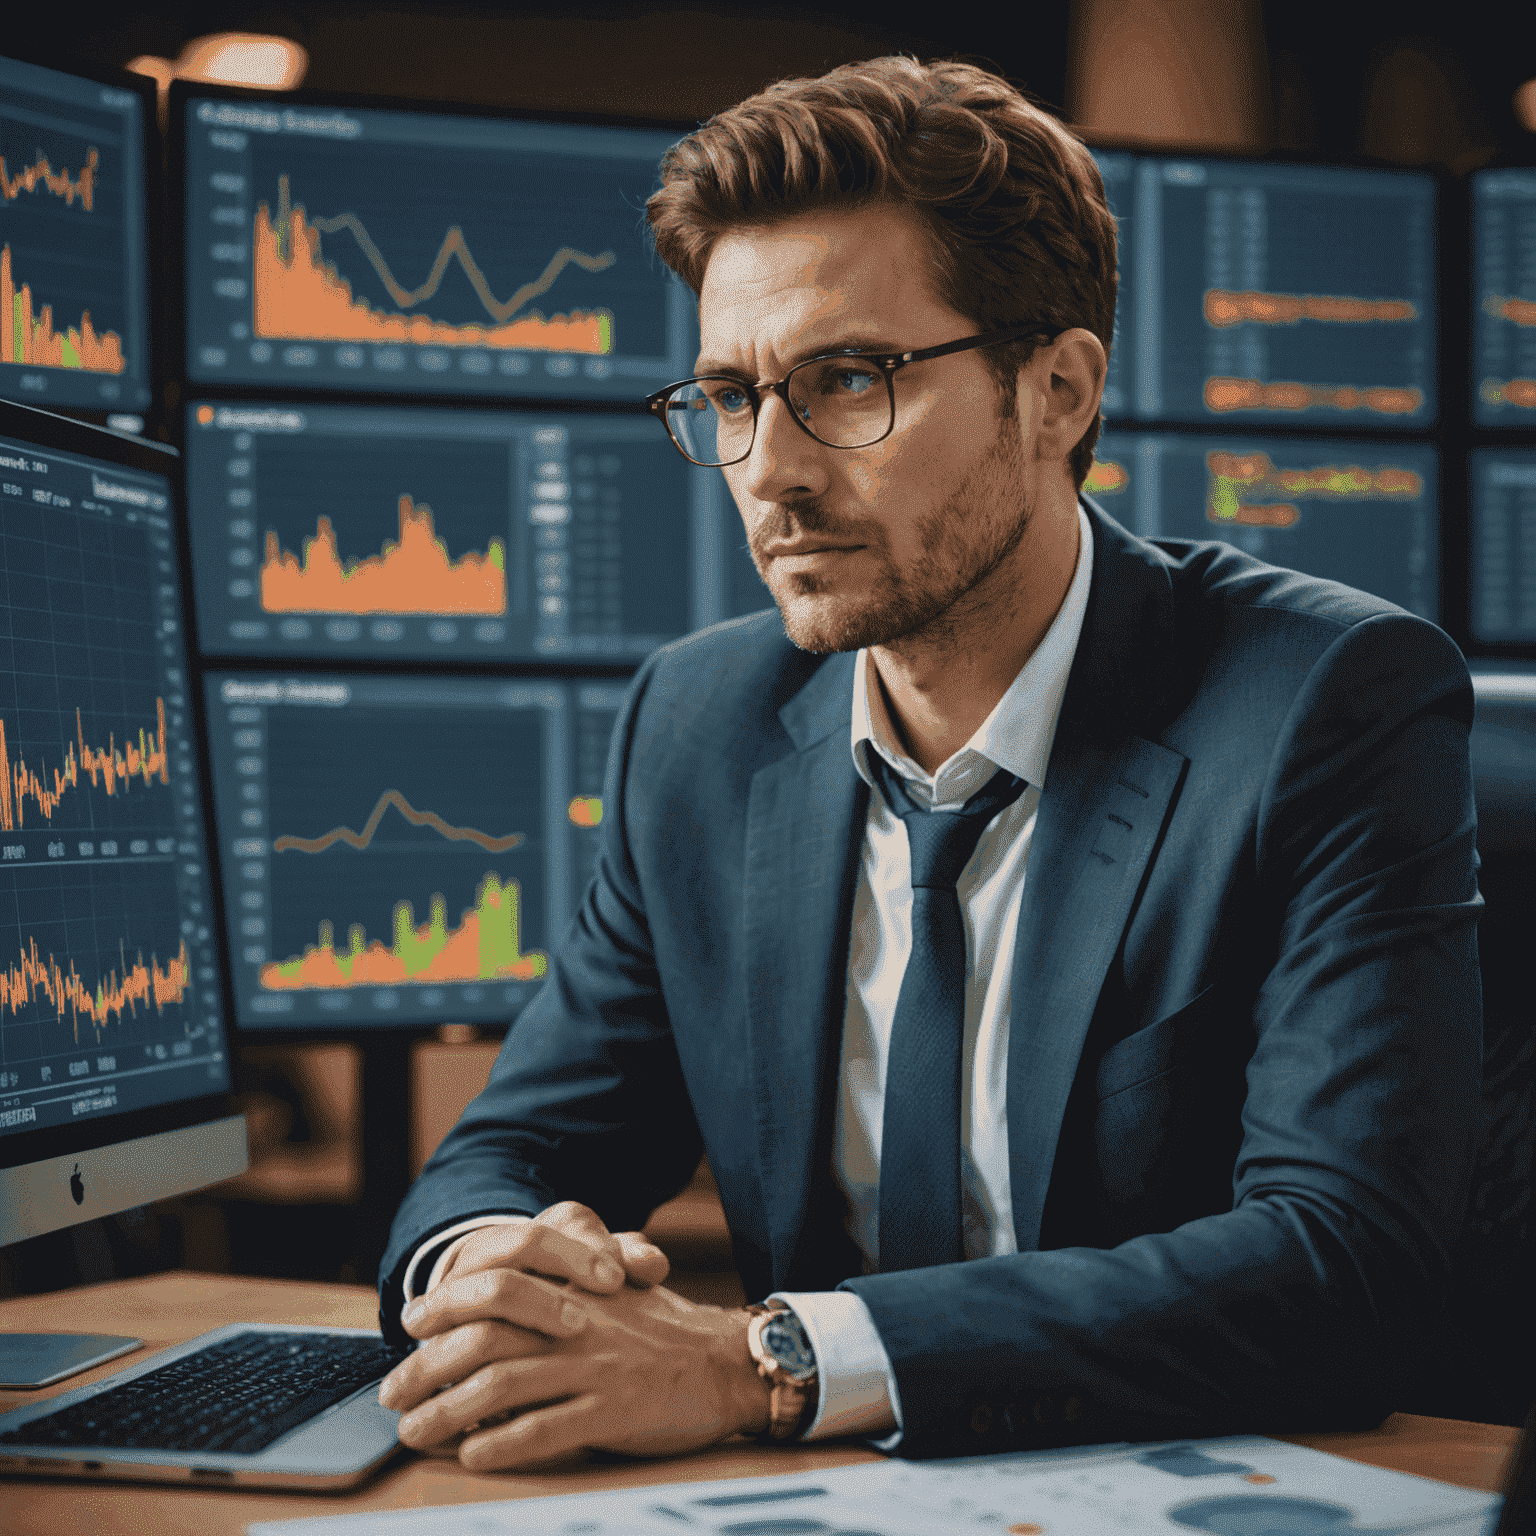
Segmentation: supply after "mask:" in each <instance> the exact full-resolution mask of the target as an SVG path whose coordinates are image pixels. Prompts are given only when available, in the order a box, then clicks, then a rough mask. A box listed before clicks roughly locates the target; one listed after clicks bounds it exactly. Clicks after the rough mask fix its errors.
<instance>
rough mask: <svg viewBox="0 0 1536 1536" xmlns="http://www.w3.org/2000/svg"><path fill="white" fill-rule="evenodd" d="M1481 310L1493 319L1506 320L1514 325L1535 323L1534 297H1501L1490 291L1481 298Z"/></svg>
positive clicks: (1535, 300)
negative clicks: (1486, 295)
mask: <svg viewBox="0 0 1536 1536" xmlns="http://www.w3.org/2000/svg"><path fill="white" fill-rule="evenodd" d="M1483 311H1484V313H1486V314H1489V315H1492V316H1493V318H1494V319H1495V320H1508V321H1510V322H1511V323H1512V324H1514V325H1519V326H1530V325H1536V299H1514V298H1508V299H1501V298H1500V297H1499V296H1498V294H1496V293H1490V294H1489V295H1488V297H1487V298H1486V299H1484V300H1483Z"/></svg>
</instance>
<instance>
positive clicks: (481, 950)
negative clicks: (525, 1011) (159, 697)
mask: <svg viewBox="0 0 1536 1536" xmlns="http://www.w3.org/2000/svg"><path fill="white" fill-rule="evenodd" d="M230 682H231V685H232V686H233V687H234V689H235V690H236V692H237V693H238V690H239V689H240V688H241V687H243V686H247V685H246V684H245V683H244V682H243V680H241V679H231V680H230ZM344 686H345V687H346V688H347V690H348V693H349V700H348V702H347V703H346V704H345V706H343V707H340V708H320V707H313V706H297V707H294V706H288V707H284V706H280V705H279V706H272V705H269V706H267V707H265V708H263V709H260V710H259V711H257V713H259V714H260V717H261V719H260V723H259V725H258V724H256V723H255V722H254V721H253V720H252V718H251V714H252V709H251V706H248V705H244V704H241V703H239V702H235V703H233V704H231V703H230V702H229V700H228V698H227V697H225V696H224V695H223V694H221V695H220V697H219V700H218V703H217V705H216V706H214V705H212V704H211V706H210V707H211V708H216V709H217V711H218V714H219V715H222V716H223V717H224V720H225V724H224V726H223V727H221V726H220V725H218V724H217V723H215V724H214V725H213V727H212V735H213V744H214V749H215V778H216V780H217V781H219V782H220V784H221V787H220V790H219V819H220V825H221V831H223V832H225V833H226V835H227V837H228V840H229V843H230V845H231V846H233V847H235V848H237V850H240V851H241V858H240V859H239V860H237V861H236V862H235V863H234V864H233V865H232V866H231V868H230V869H229V870H228V871H227V879H228V880H229V882H230V885H229V893H228V905H229V907H230V909H231V911H232V913H233V914H235V915H234V916H233V917H232V919H231V921H232V929H233V933H232V941H233V944H234V953H235V954H236V956H237V959H239V960H240V961H241V967H240V969H241V979H240V982H239V986H240V988H241V989H242V990H243V991H244V993H245V994H246V996H247V998H248V999H249V1000H250V1006H251V1007H252V1009H253V1012H254V1014H255V1016H256V1017H257V1018H262V1017H265V1018H266V1020H267V1021H268V1022H270V1021H271V1019H272V1016H273V1015H272V1012H271V1008H272V1003H273V1000H274V999H277V1000H279V1001H280V1002H283V1001H286V1002H288V1003H290V1004H291V1009H290V1011H289V1013H288V1014H285V1015H284V1018H285V1019H291V1021H297V1020H298V1019H300V1018H302V1017H305V1016H308V1015H310V1014H314V1013H316V1012H317V1011H318V1012H321V1013H323V1012H324V1011H325V1010H324V1008H323V1007H322V1002H323V1000H324V999H325V998H326V997H329V998H330V999H332V1004H331V1011H330V1014H329V1016H330V1017H332V1018H335V1017H336V1016H337V1015H336V1012H335V1005H336V1003H337V1002H338V1001H339V1003H340V1005H341V1006H342V1008H343V1009H344V1010H346V1011H347V1012H348V1016H349V1017H353V1018H358V1017H364V1018H365V1019H366V1018H368V1017H373V1016H375V1015H376V1014H377V1012H378V1011H379V1009H380V1008H381V1007H382V1008H384V1009H386V1010H390V1009H393V1010H397V1011H398V1010H399V1009H400V1008H402V1007H403V1008H404V1009H405V1011H406V1012H407V1013H410V1012H411V1010H412V1009H414V1008H415V1007H416V1006H417V1005H418V1003H420V1000H421V997H422V994H423V993H426V992H430V993H431V994H432V995H433V996H435V997H436V999H437V1002H438V1004H439V1005H441V1006H447V1005H448V1004H447V999H448V998H449V997H451V998H452V999H453V1006H455V1007H456V1008H459V1009H461V1010H462V1009H464V1008H465V1007H467V1008H468V1009H469V1014H470V1016H480V1017H494V1016H497V1014H498V1012H499V1014H500V1016H503V1017H504V1016H506V1013H507V1002H506V995H505V988H506V987H507V986H511V987H513V988H514V989H516V988H518V987H521V986H522V985H523V984H525V983H531V982H536V981H537V980H538V979H539V978H541V977H542V976H543V975H544V974H545V971H546V969H547V965H548V960H547V944H548V935H549V933H550V920H549V915H548V911H547V909H548V906H549V900H548V898H549V855H550V837H549V827H550V808H551V802H550V785H549V783H548V780H547V777H546V775H547V771H548V766H549V764H548V756H549V741H548V739H547V738H548V735H549V730H550V726H549V724H548V722H547V720H546V712H545V711H544V710H543V709H541V708H538V707H532V708H508V707H506V706H505V705H503V704H499V703H498V699H499V698H500V697H501V692H502V691H504V690H501V689H500V685H489V684H477V683H472V682H468V681H465V682H460V683H458V684H456V685H454V686H453V687H445V686H443V685H436V684H432V683H428V682H420V683H418V682H415V681H414V680H410V679H383V678H378V679H366V680H365V679H361V678H358V679H349V680H348V681H347V683H346V684H345V685H344ZM456 690H457V691H456ZM434 695H436V698H435V700H434ZM216 719H217V717H215V720H216ZM221 733H225V734H224V739H223V742H221ZM258 736H259V738H260V750H259V752H256V753H247V752H246V750H245V748H242V746H241V745H240V743H242V742H243V743H247V744H248V743H250V742H251V741H253V740H254V739H256V737H258ZM258 761H259V771H257V772H254V773H252V772H245V773H242V772H241V771H240V769H241V767H242V764H243V765H244V767H245V768H247V769H249V768H252V767H254V766H256V765H257V763H258ZM253 833H259V834H260V835H259V836H253V835H252V834H253ZM444 989H446V991H445V990H444ZM466 989H467V991H468V996H467V997H466V995H465V994H466ZM380 994H382V1003H381V1002H380V1001H379V996H380ZM421 1006H429V1005H428V1004H421ZM514 1011H515V1010H514ZM454 1016H455V1017H458V1016H459V1014H457V1013H456V1014H454Z"/></svg>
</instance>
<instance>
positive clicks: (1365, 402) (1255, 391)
mask: <svg viewBox="0 0 1536 1536" xmlns="http://www.w3.org/2000/svg"><path fill="white" fill-rule="evenodd" d="M1205 404H1206V408H1207V409H1208V410H1212V411H1306V410H1312V409H1316V408H1322V409H1324V410H1333V411H1358V410H1362V409H1364V410H1367V411H1374V412H1375V413H1376V414H1377V415H1379V416H1411V415H1412V414H1413V413H1414V412H1415V411H1417V410H1418V409H1420V407H1421V406H1422V405H1423V404H1424V391H1423V390H1421V389H1398V388H1393V387H1386V386H1373V387H1371V388H1369V389H1357V388H1355V386H1354V385H1352V384H1296V383H1290V382H1276V383H1273V384H1265V383H1263V382H1262V381H1260V380H1259V379H1228V378H1217V377H1212V378H1209V379H1207V380H1206V381H1205Z"/></svg>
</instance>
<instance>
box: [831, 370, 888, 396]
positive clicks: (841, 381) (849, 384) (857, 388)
mask: <svg viewBox="0 0 1536 1536" xmlns="http://www.w3.org/2000/svg"><path fill="white" fill-rule="evenodd" d="M831 382H832V388H833V392H834V393H836V394H839V395H863V394H867V393H868V392H869V391H870V390H872V389H873V388H874V387H875V386H876V384H878V383H879V382H880V380H879V375H878V374H873V373H871V372H870V371H869V370H868V369H867V368H839V369H838V370H837V372H836V373H834V374H833V375H832V381H831Z"/></svg>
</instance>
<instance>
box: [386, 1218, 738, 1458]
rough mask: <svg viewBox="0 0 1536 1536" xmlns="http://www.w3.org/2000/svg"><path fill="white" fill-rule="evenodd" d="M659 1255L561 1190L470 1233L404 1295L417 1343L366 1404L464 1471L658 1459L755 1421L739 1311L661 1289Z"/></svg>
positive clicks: (663, 1272) (409, 1439)
mask: <svg viewBox="0 0 1536 1536" xmlns="http://www.w3.org/2000/svg"><path fill="white" fill-rule="evenodd" d="M669 1268H670V1266H669V1264H668V1262H667V1258H666V1255H665V1254H663V1253H662V1252H661V1250H660V1249H659V1248H656V1247H654V1246H653V1245H652V1244H650V1243H649V1242H647V1241H646V1239H645V1238H644V1237H643V1236H642V1235H641V1234H640V1233H638V1232H621V1233H618V1234H614V1233H611V1232H609V1231H608V1229H607V1227H605V1226H604V1225H603V1223H602V1221H601V1220H600V1219H599V1217H598V1216H597V1214H596V1212H594V1211H592V1210H590V1209H589V1208H588V1207H586V1206H584V1205H577V1204H576V1203H575V1202H573V1201H567V1202H565V1203H564V1204H561V1205H556V1206H552V1207H551V1208H550V1209H549V1210H547V1211H545V1212H543V1213H542V1214H541V1215H539V1216H535V1217H530V1218H526V1219H519V1220H518V1221H516V1222H514V1223H512V1224H511V1225H506V1226H494V1227H483V1228H481V1229H480V1230H479V1231H477V1232H474V1233H471V1234H470V1236H469V1238H468V1239H467V1240H466V1241H465V1242H464V1243H463V1245H462V1246H461V1247H460V1248H459V1249H458V1251H457V1252H456V1253H455V1254H454V1256H453V1261H452V1264H451V1266H450V1268H449V1270H448V1272H447V1273H446V1274H445V1275H444V1276H443V1277H442V1279H440V1280H439V1281H438V1283H437V1284H436V1285H435V1286H433V1287H432V1289H431V1290H430V1291H429V1292H428V1293H427V1295H425V1296H422V1297H418V1298H417V1299H416V1300H415V1301H413V1302H411V1303H409V1304H408V1305H407V1306H406V1308H405V1310H404V1312H403V1313H402V1314H401V1323H402V1324H403V1326H404V1327H405V1330H406V1332H407V1333H409V1334H410V1335H411V1337H412V1338H414V1339H417V1340H419V1341H420V1346H421V1347H420V1348H418V1349H417V1350H415V1351H414V1353H412V1354H411V1355H410V1356H409V1357H408V1358H407V1359H406V1360H404V1361H402V1362H401V1363H400V1364H399V1365H397V1366H396V1367H395V1369H394V1370H393V1371H391V1372H390V1373H389V1375H388V1376H386V1377H385V1378H384V1380H383V1382H382V1383H381V1385H380V1387H379V1401H380V1402H381V1403H383V1405H384V1406H385V1407H386V1408H392V1409H396V1410H398V1411H400V1412H401V1413H402V1414H403V1415H404V1416H403V1417H402V1418H401V1420H400V1430H399V1433H400V1439H401V1440H402V1441H403V1442H404V1443H405V1444H406V1445H408V1446H410V1447H412V1448H413V1449H415V1450H447V1449H448V1448H450V1447H451V1446H452V1445H453V1443H454V1441H455V1440H457V1441H458V1456H459V1460H460V1461H461V1462H462V1463H463V1465H464V1466H465V1467H467V1468H469V1469H470V1470H471V1471H475V1472H486V1471H492V1470H498V1469H505V1468H515V1467H526V1466H532V1465H536V1464H539V1463H544V1462H550V1461H558V1460H560V1459H562V1458H564V1457H567V1456H570V1455H572V1454H573V1453H576V1452H579V1451H582V1450H585V1449H593V1450H607V1451H619V1452H624V1453H627V1454H629V1455H635V1456H671V1455H676V1454H678V1453H679V1452H682V1451H690V1450H697V1449H699V1448H700V1447H702V1446H706V1445H712V1444H714V1443H715V1442H716V1441H717V1440H723V1439H725V1438H726V1437H727V1436H729V1435H732V1434H736V1433H741V1432H745V1433H753V1432H756V1431H759V1430H762V1429H764V1428H766V1427H767V1423H768V1388H767V1386H766V1384H765V1383H764V1382H763V1381H762V1379H761V1377H759V1375H758V1373H757V1369H756V1366H755V1365H754V1363H753V1361H752V1357H751V1354H750V1352H749V1351H748V1349H747V1332H746V1318H745V1316H744V1314H742V1313H741V1312H739V1311H735V1312H733V1311H727V1310H725V1309H723V1308H720V1307H706V1306H696V1305H694V1304H693V1303H692V1302H689V1301H685V1300H684V1299H683V1298H682V1297H681V1296H679V1295H677V1294H676V1292H674V1291H669V1290H667V1289H665V1288H664V1287H663V1286H662V1284H661V1282H662V1281H663V1280H665V1279H666V1277H667V1273H668V1270H669Z"/></svg>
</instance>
